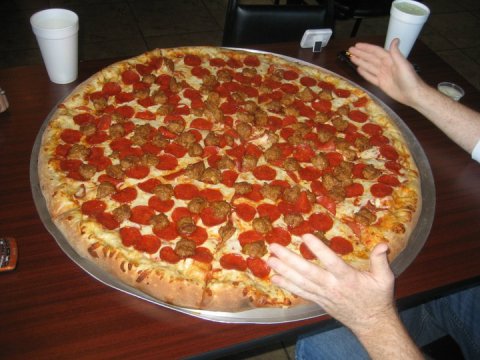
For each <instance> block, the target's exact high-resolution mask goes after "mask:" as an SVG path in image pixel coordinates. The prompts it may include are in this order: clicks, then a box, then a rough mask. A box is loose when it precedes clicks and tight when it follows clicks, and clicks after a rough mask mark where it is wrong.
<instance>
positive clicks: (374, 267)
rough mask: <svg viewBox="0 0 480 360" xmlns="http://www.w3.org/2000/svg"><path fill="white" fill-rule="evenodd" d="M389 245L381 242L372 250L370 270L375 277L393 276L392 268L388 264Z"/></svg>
mask: <svg viewBox="0 0 480 360" xmlns="http://www.w3.org/2000/svg"><path fill="white" fill-rule="evenodd" d="M387 252H388V245H387V244H385V243H380V244H378V245H377V246H375V248H374V249H373V250H372V253H371V254H370V271H371V272H372V274H373V275H374V276H375V277H377V276H378V277H382V278H385V277H391V276H392V275H393V274H392V270H391V269H390V265H389V264H388V258H387Z"/></svg>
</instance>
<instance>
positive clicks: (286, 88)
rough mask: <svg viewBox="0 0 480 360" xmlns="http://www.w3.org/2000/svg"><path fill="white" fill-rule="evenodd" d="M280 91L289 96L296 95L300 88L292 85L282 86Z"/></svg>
mask: <svg viewBox="0 0 480 360" xmlns="http://www.w3.org/2000/svg"><path fill="white" fill-rule="evenodd" d="M280 89H281V90H282V91H283V92H286V93H287V94H296V93H297V92H298V86H297V85H294V84H290V83H286V84H282V85H281V86H280Z"/></svg>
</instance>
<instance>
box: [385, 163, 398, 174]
mask: <svg viewBox="0 0 480 360" xmlns="http://www.w3.org/2000/svg"><path fill="white" fill-rule="evenodd" d="M385 167H386V168H387V169H388V170H390V171H393V172H394V173H397V174H400V170H402V165H400V164H399V163H397V162H396V161H387V162H386V163H385Z"/></svg>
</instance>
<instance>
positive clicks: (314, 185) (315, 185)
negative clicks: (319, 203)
mask: <svg viewBox="0 0 480 360" xmlns="http://www.w3.org/2000/svg"><path fill="white" fill-rule="evenodd" d="M310 189H312V192H313V193H314V194H315V195H328V190H327V189H326V188H325V186H323V184H322V183H321V182H320V181H312V182H311V184H310Z"/></svg>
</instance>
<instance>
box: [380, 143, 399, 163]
mask: <svg viewBox="0 0 480 360" xmlns="http://www.w3.org/2000/svg"><path fill="white" fill-rule="evenodd" d="M380 154H382V156H383V157H385V158H386V159H388V160H393V161H395V160H397V159H398V157H399V155H398V152H397V150H395V148H394V147H393V146H391V145H388V144H384V145H382V146H380Z"/></svg>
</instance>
